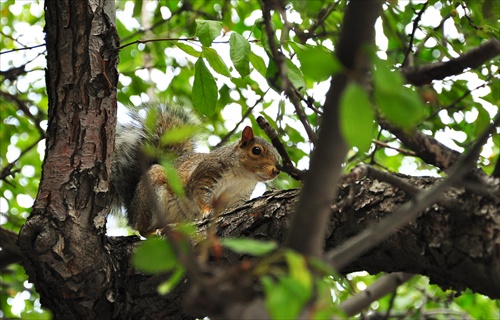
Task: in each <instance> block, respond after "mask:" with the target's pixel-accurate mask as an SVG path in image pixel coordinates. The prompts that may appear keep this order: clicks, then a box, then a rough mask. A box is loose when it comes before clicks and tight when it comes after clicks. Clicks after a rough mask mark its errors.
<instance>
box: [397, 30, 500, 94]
mask: <svg viewBox="0 0 500 320" xmlns="http://www.w3.org/2000/svg"><path fill="white" fill-rule="evenodd" d="M499 54H500V41H498V40H497V39H491V40H488V41H486V42H485V43H483V44H481V45H479V46H477V47H476V48H474V49H471V50H470V51H468V52H466V53H464V54H462V55H461V56H459V57H457V58H453V59H450V60H449V61H446V62H436V63H431V64H427V65H423V66H416V67H405V68H403V70H402V72H403V75H404V76H405V77H406V80H407V81H408V82H409V83H411V84H413V85H415V86H421V85H424V84H428V83H431V82H432V81H433V80H442V79H444V78H446V77H449V76H453V75H457V74H460V73H462V72H463V71H464V70H465V69H466V68H471V69H474V68H477V67H479V66H480V65H482V64H483V63H485V62H486V61H488V60H490V59H492V58H494V57H496V56H497V55H499Z"/></svg>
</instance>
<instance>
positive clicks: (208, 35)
mask: <svg viewBox="0 0 500 320" xmlns="http://www.w3.org/2000/svg"><path fill="white" fill-rule="evenodd" d="M221 30H222V22H220V21H213V20H201V19H197V20H196V32H195V34H196V36H197V37H198V38H199V39H200V42H201V44H202V45H204V46H205V47H210V45H211V44H212V42H213V41H214V39H215V38H217V37H218V36H219V35H220V34H221Z"/></svg>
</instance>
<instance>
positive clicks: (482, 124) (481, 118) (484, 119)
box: [473, 105, 491, 137]
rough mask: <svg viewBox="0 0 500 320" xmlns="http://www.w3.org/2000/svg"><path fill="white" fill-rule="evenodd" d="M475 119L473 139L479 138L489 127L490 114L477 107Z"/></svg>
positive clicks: (479, 106)
mask: <svg viewBox="0 0 500 320" xmlns="http://www.w3.org/2000/svg"><path fill="white" fill-rule="evenodd" d="M476 109H477V111H478V114H477V119H476V121H474V123H473V130H474V131H473V132H474V136H475V137H479V136H480V135H481V134H482V133H483V132H484V131H485V130H486V128H488V126H489V125H490V121H491V118H490V114H489V113H488V111H486V109H484V108H483V107H482V106H481V105H477V106H476Z"/></svg>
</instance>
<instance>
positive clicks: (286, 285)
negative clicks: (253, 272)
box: [261, 276, 310, 319]
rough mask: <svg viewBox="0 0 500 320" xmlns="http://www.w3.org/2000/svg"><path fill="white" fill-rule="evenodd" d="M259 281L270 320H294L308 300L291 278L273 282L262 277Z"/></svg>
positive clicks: (299, 285) (308, 296) (296, 282)
mask: <svg viewBox="0 0 500 320" xmlns="http://www.w3.org/2000/svg"><path fill="white" fill-rule="evenodd" d="M261 281H262V287H263V288H264V294H265V297H266V301H265V305H266V308H267V311H268V312H269V315H270V316H271V319H296V318H297V316H298V315H299V314H300V312H301V310H302V308H303V307H304V305H305V304H306V302H307V301H308V300H309V298H310V294H308V293H307V292H305V290H304V287H303V285H302V284H301V283H300V282H299V281H297V280H296V279H293V278H291V277H288V276H282V277H279V278H278V281H274V280H272V278H271V277H269V276H263V277H262V278H261Z"/></svg>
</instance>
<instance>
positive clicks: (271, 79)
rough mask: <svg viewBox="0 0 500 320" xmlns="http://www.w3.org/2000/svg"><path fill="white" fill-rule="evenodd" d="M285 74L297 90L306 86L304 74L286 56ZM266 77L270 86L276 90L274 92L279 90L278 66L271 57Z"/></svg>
mask: <svg viewBox="0 0 500 320" xmlns="http://www.w3.org/2000/svg"><path fill="white" fill-rule="evenodd" d="M284 67H285V68H286V74H287V76H288V80H290V82H291V83H292V85H293V86H294V87H295V89H297V90H304V89H305V87H306V82H305V80H304V76H303V75H302V73H301V72H300V70H299V68H297V66H296V65H295V64H293V62H292V61H291V60H290V59H288V58H286V59H285V66H284ZM266 79H267V82H268V84H269V86H270V87H271V88H273V89H274V90H276V92H281V91H282V90H281V78H280V72H279V69H278V66H277V65H276V63H275V62H274V60H273V59H270V60H269V66H268V67H267V72H266Z"/></svg>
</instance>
